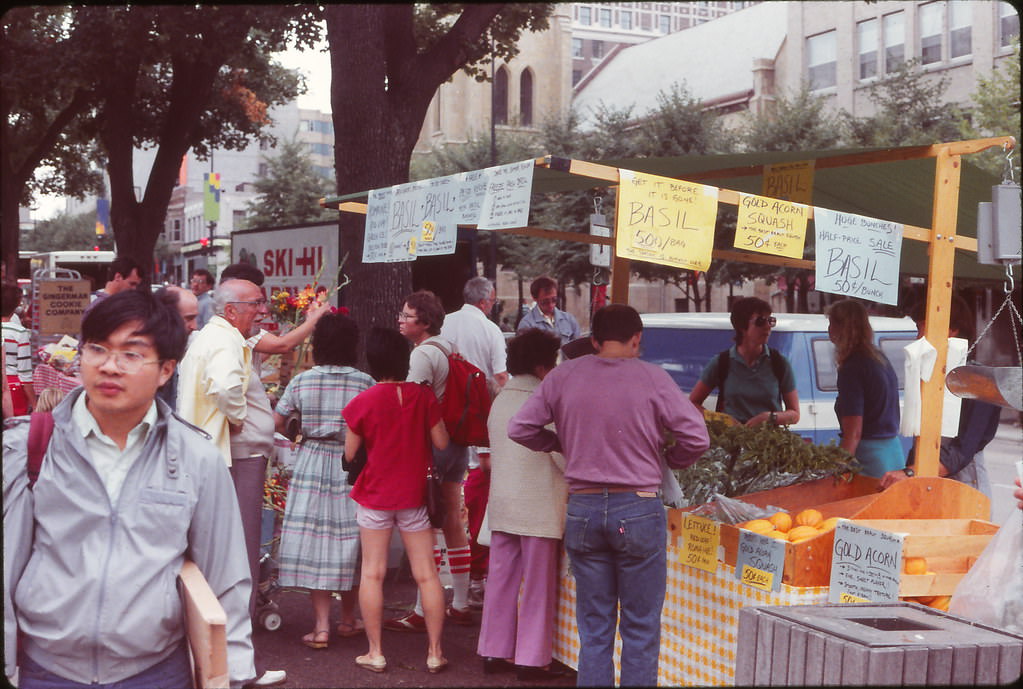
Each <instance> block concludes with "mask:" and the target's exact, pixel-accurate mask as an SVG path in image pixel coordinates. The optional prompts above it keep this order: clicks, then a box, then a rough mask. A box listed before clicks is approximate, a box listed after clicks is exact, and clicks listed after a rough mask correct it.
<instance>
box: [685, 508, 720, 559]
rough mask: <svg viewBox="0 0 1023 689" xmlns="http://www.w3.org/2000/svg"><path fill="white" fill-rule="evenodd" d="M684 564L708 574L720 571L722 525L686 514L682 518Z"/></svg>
mask: <svg viewBox="0 0 1023 689" xmlns="http://www.w3.org/2000/svg"><path fill="white" fill-rule="evenodd" d="M682 542H683V543H684V544H685V545H684V547H683V548H682V558H683V559H682V562H683V564H687V565H689V566H691V567H696V568H697V569H702V570H704V571H706V572H716V571H717V569H718V544H719V543H720V542H721V525H720V524H719V523H718V522H716V521H714V520H713V519H707V518H706V517H697V516H696V515H692V514H686V515H684V516H683V517H682Z"/></svg>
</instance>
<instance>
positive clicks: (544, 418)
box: [508, 383, 561, 452]
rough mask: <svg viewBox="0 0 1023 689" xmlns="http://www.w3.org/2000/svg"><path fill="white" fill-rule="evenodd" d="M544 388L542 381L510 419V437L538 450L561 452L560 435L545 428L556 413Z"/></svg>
mask: <svg viewBox="0 0 1023 689" xmlns="http://www.w3.org/2000/svg"><path fill="white" fill-rule="evenodd" d="M543 390H544V386H543V383H541V384H540V387H538V388H537V389H536V390H535V391H534V392H533V394H532V395H530V397H529V399H527V400H526V403H525V404H523V405H522V406H521V407H520V408H519V410H518V411H517V412H515V415H514V416H513V417H512V418H511V419H510V420H509V421H508V437H509V438H511V439H512V440H514V441H515V442H517V443H518V444H519V445H522V446H524V447H528V448H529V449H530V450H534V451H536V452H561V442H560V441H559V440H558V436H557V435H556V434H555V433H554V431H552V430H550V429H548V428H545V426H546V425H547V424H549V423H551V422H552V421H553V420H554V415H553V413H552V411H551V408H550V405H549V404H548V402H547V400H546V398H545V397H544V395H543Z"/></svg>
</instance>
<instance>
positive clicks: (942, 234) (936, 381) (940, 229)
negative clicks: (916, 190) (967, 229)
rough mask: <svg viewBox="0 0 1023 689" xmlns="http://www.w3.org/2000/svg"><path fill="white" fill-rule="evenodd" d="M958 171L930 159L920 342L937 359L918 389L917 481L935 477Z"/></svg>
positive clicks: (949, 161)
mask: <svg viewBox="0 0 1023 689" xmlns="http://www.w3.org/2000/svg"><path fill="white" fill-rule="evenodd" d="M961 168H962V160H961V158H960V156H959V155H955V154H952V153H951V152H950V150H949V149H948V148H946V147H942V148H941V149H940V150H939V151H938V155H937V156H935V170H934V210H933V215H932V219H931V239H930V244H929V246H928V254H929V262H928V269H927V275H928V280H927V315H926V321H925V329H924V336H925V337H926V338H927V341H928V342H930V343H931V344H932V345H933V346H934V348H935V349H936V350H937V352H938V354H937V359H936V360H935V362H934V373H933V374H932V375H931V377H930V379H929V380H926V381H922V382H921V384H920V401H921V405H920V406H921V417H920V435H919V436H918V437H917V439H916V472H917V473H918V474H919V475H920V476H937V475H938V454H939V453H938V450H939V447H940V445H941V412H942V407H943V406H944V401H945V373H946V371H945V364H946V362H947V359H948V323H949V311H950V310H951V303H952V271H953V267H954V261H955V236H956V215H957V213H958V212H959V174H960V170H961Z"/></svg>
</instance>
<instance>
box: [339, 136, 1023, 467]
mask: <svg viewBox="0 0 1023 689" xmlns="http://www.w3.org/2000/svg"><path fill="white" fill-rule="evenodd" d="M1015 145H1016V140H1015V139H1014V138H1013V137H1011V136H1000V137H991V138H986V139H972V140H968V141H952V142H947V143H939V144H932V145H926V146H912V147H906V148H898V149H885V150H880V151H869V152H862V153H849V154H845V155H839V156H829V157H826V158H817V159H815V160H814V168H815V169H818V170H821V169H827V168H837V167H845V166H850V165H870V164H876V163H890V162H896V161H900V160H916V159H920V158H935V159H936V169H935V176H934V205H933V207H932V216H931V227H930V228H926V227H916V226H913V225H904V226H903V233H902V234H903V238H905V239H910V240H913V241H918V242H926V243H927V244H928V245H929V247H928V254H929V263H928V281H927V312H926V321H925V326H924V327H925V330H924V336H925V337H926V338H927V339H928V341H930V343H931V344H932V345H934V348H935V349H936V350H937V351H938V356H937V360H936V361H935V371H936V372H937V373H940V375H932V376H931V379H930V380H929V381H927V382H924V383H922V384H921V397H922V400H921V401H922V409H921V424H920V436H919V437H918V438H917V441H916V466H917V469H916V472H917V474H919V475H920V476H937V475H938V450H939V446H940V443H941V415H942V406H943V402H944V385H945V374H946V370H945V369H946V363H947V357H948V323H949V309H950V306H951V300H952V278H953V274H952V273H953V266H954V260H955V252H956V250H957V249H958V250H964V251H973V252H976V251H977V240H976V239H973V238H972V237H961V236H959V235H957V234H956V217H957V213H958V209H959V183H960V177H961V171H962V159H961V156H963V155H968V154H971V153H979V152H980V151H984V150H986V149H988V148H992V147H994V146H1001V147H1003V148H1005V149H1006V150H1008V149H1011V148H1013V147H1015ZM534 163H535V165H536V166H537V167H547V168H549V169H552V170H558V171H561V172H567V173H569V174H572V175H578V176H581V177H588V178H591V179H594V180H597V181H598V184H596V185H595V186H600V184H599V182H604V183H605V184H604V186H615V185H617V184H619V182H620V170H619V168H616V167H612V166H609V165H603V164H601V163H591V162H588V161H584V160H575V159H570V158H559V157H557V156H551V155H547V156H543V157H539V158H536V159H535V161H534ZM763 169H764V166H763V165H749V166H745V167H733V168H722V169H718V170H707V171H705V172H692V173H686V174H685V176H684V179H685V180H686V181H690V182H702V181H706V180H713V179H725V178H730V177H740V176H756V175H761V174H763ZM348 198H351V197H348ZM718 200H719V201H721V202H723V203H728V204H730V205H733V206H735V205H738V203H739V192H737V191H734V190H731V189H721V190H720V192H719V197H718ZM325 201H326V200H325V199H324V200H321V204H320V205H321V206H325V207H326V205H327V204H326V203H325ZM335 207H336V208H337V209H338V210H340V211H344V212H351V213H362V214H365V213H366V211H367V208H366V204H365V203H359V202H355V201H343V202H339V203H338V205H337V206H335ZM808 217H813V208H812V207H811V208H810V213H809V216H808ZM882 219H883V218H882ZM459 227H461V228H469V229H475V226H473V225H459ZM495 231H499V232H508V233H510V234H519V235H525V236H529V237H542V238H546V239H556V240H561V241H569V242H582V243H587V244H600V245H604V246H610V247H611V301H612V302H613V303H620V304H627V303H628V301H629V275H630V265H629V264H630V261H629V259H627V258H621V257H619V256H618V253H617V251H615V239H614V237H596V236H592V235H589V234H584V233H581V232H564V231H558V230H547V229H544V228H540V227H520V228H514V229H508V230H495ZM712 256H713V258H716V259H719V260H728V261H744V262H747V263H759V264H766V265H778V266H786V267H795V268H805V269H807V270H812V269H813V268H814V266H815V263H814V261H810V260H806V259H793V258H786V257H780V256H774V255H771V254H761V253H754V252H745V251H735V250H724V249H716V250H714V251H713V253H712Z"/></svg>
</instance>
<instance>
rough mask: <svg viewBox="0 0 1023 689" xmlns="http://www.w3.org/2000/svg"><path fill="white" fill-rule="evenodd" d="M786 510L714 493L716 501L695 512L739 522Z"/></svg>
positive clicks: (731, 522)
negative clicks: (760, 505) (759, 505)
mask: <svg viewBox="0 0 1023 689" xmlns="http://www.w3.org/2000/svg"><path fill="white" fill-rule="evenodd" d="M781 511H784V510H782V509H781V508H780V507H772V506H770V505H768V506H767V507H758V506H757V505H751V504H750V503H748V502H743V501H742V500H736V499H735V498H728V497H725V496H724V495H722V494H721V493H714V501H713V502H708V503H706V504H704V505H700V506H699V507H697V508H696V509H694V510H693V514H695V515H698V516H700V517H707V518H708V519H714V520H716V521H719V522H724V523H725V524H738V523H739V522H745V521H749V520H750V519H765V518H767V517H770V516H771V515H772V514H774V513H775V512H781Z"/></svg>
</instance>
